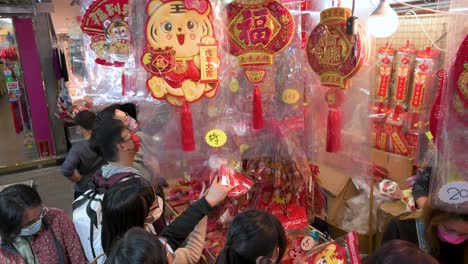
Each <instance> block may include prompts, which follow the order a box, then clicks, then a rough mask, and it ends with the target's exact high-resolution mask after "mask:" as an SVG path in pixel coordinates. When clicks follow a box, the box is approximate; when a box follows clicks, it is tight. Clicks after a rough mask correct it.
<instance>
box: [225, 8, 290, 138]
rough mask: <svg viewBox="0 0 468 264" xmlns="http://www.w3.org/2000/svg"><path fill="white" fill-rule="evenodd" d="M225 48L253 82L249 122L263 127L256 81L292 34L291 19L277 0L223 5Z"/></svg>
mask: <svg viewBox="0 0 468 264" xmlns="http://www.w3.org/2000/svg"><path fill="white" fill-rule="evenodd" d="M226 9H227V14H228V40H229V52H230V53H231V54H233V55H235V56H237V57H238V61H239V65H240V66H241V67H244V68H245V69H246V70H245V75H246V76H247V80H248V81H249V82H251V83H253V84H254V85H255V86H254V94H253V107H252V115H253V119H252V126H253V128H254V129H261V128H263V111H262V103H261V91H260V86H259V84H260V83H261V82H263V80H264V79H265V75H266V70H265V69H262V68H259V67H261V66H268V65H271V64H272V63H273V56H274V55H275V54H276V53H278V52H280V51H282V50H283V49H285V48H286V47H287V46H288V45H289V43H290V42H291V40H292V39H293V36H294V19H293V17H292V15H291V13H290V12H289V10H288V9H287V8H286V7H285V6H284V5H282V4H281V3H280V2H278V1H274V0H259V1H252V2H248V1H240V0H236V1H234V2H232V3H230V4H229V5H228V6H227V8H226Z"/></svg>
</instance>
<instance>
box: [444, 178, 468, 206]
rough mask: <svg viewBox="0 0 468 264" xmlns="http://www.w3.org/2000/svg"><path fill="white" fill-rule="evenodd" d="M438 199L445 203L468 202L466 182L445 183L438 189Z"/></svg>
mask: <svg viewBox="0 0 468 264" xmlns="http://www.w3.org/2000/svg"><path fill="white" fill-rule="evenodd" d="M439 199H440V200H441V201H443V202H445V203H450V204H462V203H466V202H468V182H466V181H456V182H451V183H447V184H446V185H444V186H442V188H440V190H439Z"/></svg>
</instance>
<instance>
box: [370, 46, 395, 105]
mask: <svg viewBox="0 0 468 264" xmlns="http://www.w3.org/2000/svg"><path fill="white" fill-rule="evenodd" d="M394 51H395V50H394V49H393V48H392V47H389V46H388V43H387V44H386V45H385V47H381V48H379V52H378V53H379V54H378V56H379V61H378V62H377V67H376V76H377V78H376V81H377V86H376V90H375V109H376V112H377V113H378V114H382V113H385V112H387V109H388V103H389V99H390V80H391V77H392V72H393V54H394Z"/></svg>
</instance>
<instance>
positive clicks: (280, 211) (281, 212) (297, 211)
mask: <svg viewBox="0 0 468 264" xmlns="http://www.w3.org/2000/svg"><path fill="white" fill-rule="evenodd" d="M270 210H271V212H270V213H271V214H272V215H274V216H276V217H278V219H279V220H280V222H281V224H282V225H283V227H284V229H285V230H290V229H304V228H307V226H308V221H307V213H306V209H305V208H304V207H302V206H299V205H296V204H288V205H280V204H273V205H272V206H271V207H270Z"/></svg>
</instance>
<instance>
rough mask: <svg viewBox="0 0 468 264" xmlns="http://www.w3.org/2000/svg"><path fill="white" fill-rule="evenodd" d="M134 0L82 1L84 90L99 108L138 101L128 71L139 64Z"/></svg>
mask: <svg viewBox="0 0 468 264" xmlns="http://www.w3.org/2000/svg"><path fill="white" fill-rule="evenodd" d="M132 2H133V1H128V0H97V1H81V7H82V14H83V19H82V25H81V29H82V31H83V33H84V34H83V54H84V60H85V65H86V70H87V75H86V76H85V77H84V79H83V83H84V84H86V85H85V87H84V92H85V94H86V95H87V97H88V98H89V99H90V100H91V101H92V102H93V105H94V106H96V107H98V108H99V107H101V106H105V105H108V104H112V103H118V102H122V101H124V102H125V101H126V102H129V101H137V100H138V99H137V98H135V96H136V95H137V93H138V91H137V89H136V88H135V86H134V85H133V84H134V83H132V82H131V80H132V78H130V76H129V75H128V72H133V71H132V69H135V67H136V60H135V58H136V57H135V46H134V45H133V44H132V42H133V36H131V32H132V30H131V29H130V25H129V23H130V20H131V13H132V5H133V3H132Z"/></svg>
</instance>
